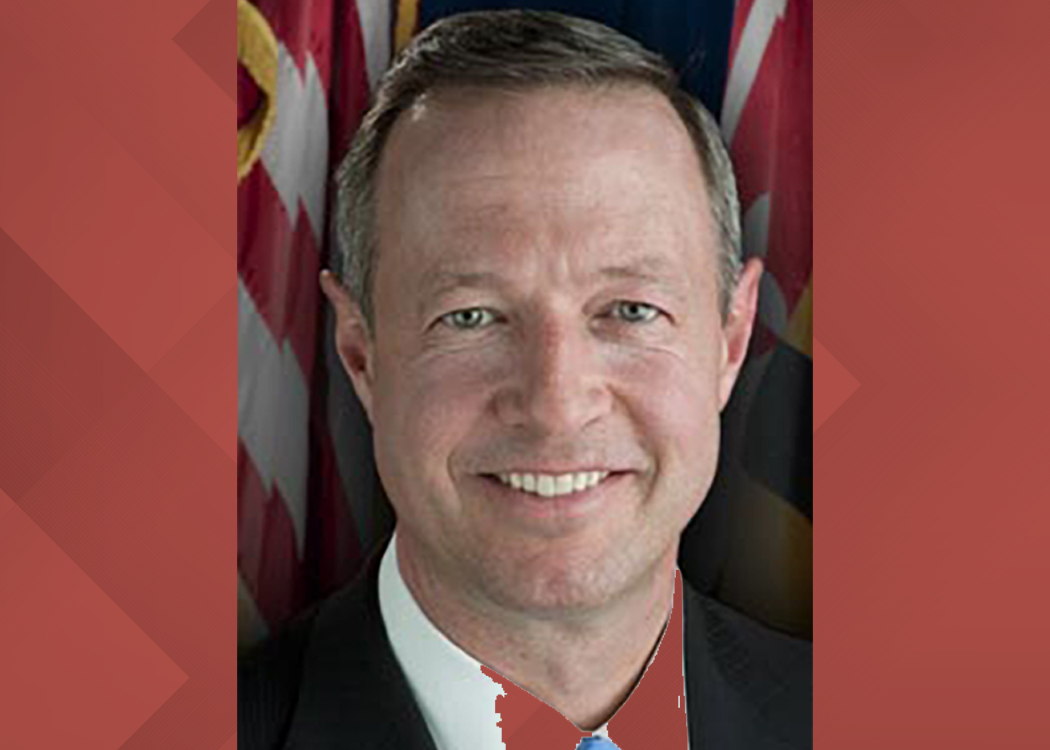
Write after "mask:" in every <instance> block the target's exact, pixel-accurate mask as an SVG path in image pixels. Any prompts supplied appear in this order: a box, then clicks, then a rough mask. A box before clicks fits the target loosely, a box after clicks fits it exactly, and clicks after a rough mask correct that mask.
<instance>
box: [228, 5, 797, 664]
mask: <svg viewBox="0 0 1050 750" xmlns="http://www.w3.org/2000/svg"><path fill="white" fill-rule="evenodd" d="M238 2H239V6H238V97H237V98H238V194H237V205H238V276H239V283H238V373H239V374H238V568H239V574H240V579H239V582H240V586H239V592H238V605H239V626H240V629H239V638H240V642H241V644H242V645H247V644H250V643H253V642H255V641H258V640H259V639H261V638H264V637H265V636H266V635H267V634H268V633H270V632H272V631H273V630H274V629H275V628H277V627H279V626H280V625H281V624H282V623H283V622H284V621H286V620H287V619H288V618H289V617H291V616H293V615H294V614H295V613H296V612H297V611H299V610H300V609H302V608H303V607H304V606H307V605H308V604H309V603H311V602H312V601H314V600H316V599H317V598H319V597H323V596H324V595H326V594H327V593H329V592H330V591H332V590H333V589H334V588H337V587H338V586H339V585H341V584H342V583H345V582H346V581H347V580H348V579H349V578H351V577H352V576H353V574H354V573H355V572H356V571H357V570H358V569H359V568H360V566H361V565H362V563H363V561H364V560H365V559H366V558H367V556H368V555H369V554H370V553H371V552H372V551H373V550H374V549H375V548H376V546H377V545H378V544H379V543H381V542H382V540H383V538H384V536H385V535H386V534H387V533H388V532H389V530H390V528H391V526H392V515H391V513H390V510H389V507H388V505H387V503H386V501H385V499H384V498H383V496H382V490H381V487H380V485H379V482H378V480H377V478H376V475H375V469H374V465H373V460H372V453H371V438H370V434H369V431H368V427H367V424H366V422H365V419H364V416H363V414H362V412H361V410H360V407H359V405H358V404H357V401H356V399H355V398H354V396H353V394H352V391H351V389H350V386H349V383H348V381H347V379H346V377H345V376H344V375H343V373H342V371H341V369H340V367H339V363H338V360H337V358H336V356H335V352H334V351H333V349H332V346H331V335H330V333H331V323H332V321H331V319H330V317H329V313H328V311H327V310H326V309H325V308H324V306H323V305H322V299H323V298H322V296H321V295H320V293H319V289H318V284H317V276H318V272H319V270H320V269H321V268H324V267H325V266H326V265H327V262H326V258H327V254H328V252H329V242H328V221H327V219H328V210H329V201H330V191H329V190H328V187H329V184H330V176H331V173H332V170H333V169H334V167H335V166H336V165H337V164H338V163H339V160H340V159H341V157H342V156H343V154H344V153H345V151H346V148H347V145H348V143H349V140H350V138H351V137H352V135H353V132H354V129H355V128H356V127H357V124H358V122H359V121H360V118H361V116H362V114H363V113H364V111H365V109H366V107H367V104H368V100H369V92H370V90H371V89H372V88H373V87H374V86H375V84H376V81H377V80H378V78H379V76H380V75H381V74H382V72H383V70H384V69H385V68H386V66H387V65H388V64H389V61H390V58H391V54H392V52H393V51H394V50H396V49H399V48H400V47H401V46H403V45H404V43H405V42H406V41H407V40H408V39H409V38H410V37H411V35H412V33H414V31H415V30H416V29H418V28H422V27H423V26H425V25H427V24H429V23H431V22H432V21H434V20H436V19H437V18H440V17H443V16H446V15H449V14H452V13H456V12H461V11H465V10H476V9H482V8H501V7H507V8H509V7H532V8H544V9H551V10H560V11H562V12H566V13H571V14H574V15H579V16H583V17H587V18H592V19H595V20H598V21H601V22H603V23H605V24H607V25H609V26H612V27H614V28H617V29H619V30H621V31H623V32H625V33H627V34H628V35H630V36H632V37H634V38H636V39H638V40H639V41H641V42H642V43H643V44H645V45H646V46H648V47H649V48H650V49H654V50H656V51H659V52H661V53H662V54H664V55H665V56H666V57H667V58H668V59H669V60H670V61H671V63H672V64H673V65H674V66H675V67H676V69H678V70H679V71H680V73H681V75H682V80H683V84H684V86H685V87H686V88H687V89H689V90H690V91H692V92H693V93H695V94H696V95H698V96H699V97H700V98H701V99H702V100H703V101H704V103H705V104H706V105H707V106H708V108H709V109H710V110H711V111H712V112H713V113H714V114H715V115H716V116H717V117H718V118H719V119H720V122H721V123H722V130H723V134H724V135H725V138H726V142H727V143H728V144H729V147H730V151H731V153H732V155H733V159H734V163H735V165H736V168H737V175H738V179H739V183H740V188H741V202H742V210H743V221H744V227H745V230H744V233H745V252H746V253H747V254H748V255H751V256H754V255H757V256H761V257H762V258H763V259H764V260H765V263H766V268H767V273H766V275H765V278H764V281H763V286H762V300H761V309H760V318H761V320H760V326H759V329H760V330H759V331H758V333H757V335H756V340H755V342H754V345H753V349H752V358H751V360H750V362H749V364H748V366H747V369H746V371H745V373H744V375H743V377H742V382H741V385H740V386H739V387H738V390H737V393H736V394H735V395H734V397H733V401H732V402H731V404H730V407H729V408H728V409H727V412H726V415H725V418H724V435H725V438H724V441H725V442H724V448H723V453H722V460H721V465H720V469H719V477H718V479H717V480H716V484H715V487H714V488H713V489H712V492H711V494H710V496H709V498H708V500H707V502H705V504H704V506H703V508H702V510H701V512H700V514H698V516H697V518H696V519H694V522H693V523H692V524H691V525H690V528H689V529H688V530H687V532H686V534H685V537H684V543H683V550H682V557H681V565H682V569H683V571H684V572H685V574H686V575H687V576H688V577H689V578H690V579H691V580H692V581H693V583H694V585H697V586H699V587H702V588H704V589H707V590H713V591H715V592H716V593H718V594H720V595H721V596H722V597H723V598H725V599H728V600H729V601H730V602H731V603H736V604H737V605H738V606H741V607H743V608H745V609H749V610H751V611H752V612H753V613H754V614H757V615H758V616H760V617H762V618H763V619H765V620H767V621H768V622H771V623H772V624H774V625H777V626H779V627H782V628H785V629H788V630H794V631H796V632H803V633H804V632H807V628H808V627H809V621H808V619H807V615H808V612H809V606H810V600H809V599H808V597H809V596H810V594H809V591H810V583H809V581H810V570H811V568H810V565H811V552H810V543H811V530H812V31H811V30H812V6H811V0H739V1H738V2H737V3H734V2H732V0H690V1H688V2H687V1H686V0H682V1H681V2H670V1H669V0H620V1H619V2H617V1H615V0H612V1H610V0H575V1H574V2H573V1H569V0H563V1H562V2H547V3H541V2H533V3H525V4H523V3H520V2H519V3H499V2H489V3H485V2H476V1H475V2H471V1H469V0H468V1H467V2H460V1H455V0H415V1H412V0H401V1H400V2H397V1H396V0H356V2H355V1H354V0H253V1H252V2H249V0H238Z"/></svg>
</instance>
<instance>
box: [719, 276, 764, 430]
mask: <svg viewBox="0 0 1050 750" xmlns="http://www.w3.org/2000/svg"><path fill="white" fill-rule="evenodd" d="M761 278H762V261H761V260H759V259H758V258H752V259H751V260H749V261H748V262H747V263H746V264H744V270H743V271H742V272H741V274H740V279H739V281H737V285H736V289H735V290H733V296H732V297H731V298H730V302H729V313H728V315H727V316H726V320H725V323H723V325H722V370H721V375H720V381H719V384H718V399H719V404H718V408H719V410H721V409H724V408H725V405H726V403H727V402H728V401H729V394H731V393H732V392H733V385H734V384H735V383H736V379H737V376H738V375H739V374H740V367H741V366H742V365H743V364H744V357H745V356H747V345H748V343H749V342H750V341H751V330H752V329H753V328H754V324H755V312H756V311H757V310H758V282H759V280H760V279H761Z"/></svg>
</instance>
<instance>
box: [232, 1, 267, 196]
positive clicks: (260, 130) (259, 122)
mask: <svg viewBox="0 0 1050 750" xmlns="http://www.w3.org/2000/svg"><path fill="white" fill-rule="evenodd" d="M237 61H238V62H239V63H240V64H241V65H243V66H244V69H245V70H247V71H248V75H250V76H251V77H252V80H253V81H255V85H256V86H258V87H259V90H260V91H261V92H262V101H261V103H260V105H259V109H258V110H257V111H256V112H255V114H253V115H252V117H251V119H250V120H249V121H248V122H247V124H245V126H244V127H243V128H239V129H238V130H237V182H238V183H239V182H240V181H241V180H243V179H244V178H245V176H246V175H247V174H248V172H250V171H251V168H252V166H253V165H254V164H255V162H256V161H258V159H259V156H260V154H262V148H263V144H264V143H266V137H267V136H268V135H269V134H270V130H271V129H273V123H274V120H276V118H277V37H276V36H274V33H273V29H271V28H270V24H268V23H267V22H266V18H264V17H263V14H262V13H260V12H259V11H258V9H257V8H256V7H255V6H254V5H252V4H251V3H250V2H248V0H237Z"/></svg>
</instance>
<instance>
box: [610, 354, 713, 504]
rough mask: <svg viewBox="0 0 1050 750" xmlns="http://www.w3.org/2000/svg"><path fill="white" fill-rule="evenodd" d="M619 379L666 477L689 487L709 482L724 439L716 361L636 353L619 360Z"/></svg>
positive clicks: (648, 445)
mask: <svg viewBox="0 0 1050 750" xmlns="http://www.w3.org/2000/svg"><path fill="white" fill-rule="evenodd" d="M616 382H618V383H621V384H622V391H621V392H622V393H623V401H624V403H625V404H627V405H628V409H630V411H631V412H632V414H631V417H632V419H633V420H634V421H635V423H636V425H637V428H638V431H639V433H640V437H641V439H642V440H643V441H645V442H646V443H647V445H646V447H647V449H648V450H649V451H650V453H651V454H652V455H653V456H654V457H655V458H656V460H657V462H658V464H659V469H660V472H661V474H662V475H663V479H664V480H665V481H668V480H669V481H673V482H675V483H676V484H679V483H681V484H687V485H689V487H688V489H689V491H694V490H695V489H697V488H698V487H699V485H706V484H709V483H710V480H711V477H712V476H713V473H714V468H715V465H716V463H717V456H718V443H719V438H720V423H719V416H718V415H719V408H718V406H719V401H718V377H717V373H716V368H715V366H714V360H713V359H712V358H711V357H706V356H700V355H698V354H696V353H693V354H692V355H691V356H681V355H677V354H672V353H659V354H651V355H646V356H638V357H633V358H631V359H630V360H625V361H623V362H621V363H619V364H618V366H617V368H616ZM682 489H683V490H685V489H687V488H686V487H683V488H682ZM706 489H707V487H706V486H704V487H703V490H704V491H706Z"/></svg>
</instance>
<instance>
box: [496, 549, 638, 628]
mask: <svg viewBox="0 0 1050 750" xmlns="http://www.w3.org/2000/svg"><path fill="white" fill-rule="evenodd" d="M645 563H646V560H645V556H644V555H638V554H637V553H636V554H625V553H624V552H623V551H622V550H621V551H620V553H618V554H613V553H610V552H609V551H608V550H603V549H602V548H601V546H600V545H593V546H591V545H580V546H578V547H576V548H575V549H573V550H572V551H570V552H567V553H563V552H560V551H558V550H554V549H552V550H549V551H548V552H547V553H544V554H538V555H533V556H531V557H530V558H528V559H520V558H519V559H507V558H504V559H501V560H499V561H498V562H497V561H490V563H489V564H487V565H483V566H480V567H479V568H478V570H480V571H481V573H482V579H483V580H482V581H481V585H482V588H483V589H484V590H485V592H486V594H487V596H488V598H489V599H491V600H492V601H495V602H497V603H498V604H500V605H501V606H503V607H506V608H508V609H511V610H515V611H519V612H523V613H525V612H527V613H529V614H530V615H532V616H534V617H535V616H539V617H543V616H544V615H545V614H546V615H549V616H551V617H554V616H563V615H565V614H566V613H571V612H581V613H582V612H585V611H588V610H593V609H598V608H600V607H602V606H605V605H606V604H608V603H609V602H610V601H612V600H613V599H615V598H616V597H617V596H619V595H621V594H623V593H624V592H625V591H626V590H628V589H629V588H630V587H631V585H632V584H634V583H636V582H637V581H638V579H639V578H640V577H642V576H643V575H644V573H645V571H646V569H647V567H648V566H647V565H646V564H645Z"/></svg>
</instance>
